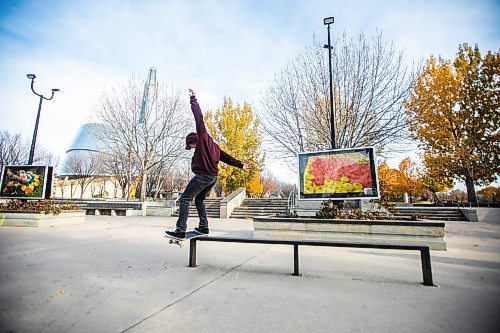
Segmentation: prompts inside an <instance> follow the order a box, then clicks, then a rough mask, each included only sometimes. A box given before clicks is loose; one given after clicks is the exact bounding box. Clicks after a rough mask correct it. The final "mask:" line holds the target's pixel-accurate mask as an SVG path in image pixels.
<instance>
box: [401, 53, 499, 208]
mask: <svg viewBox="0 0 500 333" xmlns="http://www.w3.org/2000/svg"><path fill="white" fill-rule="evenodd" d="M499 93H500V55H499V53H492V52H490V51H489V52H487V54H486V55H485V56H484V57H482V56H481V53H480V52H479V48H478V46H477V45H476V46H475V47H471V46H469V45H467V44H463V45H461V46H460V47H459V50H458V53H457V56H456V58H455V60H454V61H450V60H446V59H442V58H434V57H432V58H430V59H429V60H428V61H427V63H426V65H425V67H424V69H423V71H422V73H421V74H420V76H419V78H418V82H417V84H416V86H415V88H414V90H413V92H412V95H411V98H410V100H409V101H408V102H407V103H406V107H407V115H408V119H409V126H410V132H411V133H412V136H413V137H414V138H415V139H416V140H418V141H419V142H420V143H421V147H422V148H423V149H424V151H425V153H426V161H425V163H426V165H429V166H431V168H430V169H431V170H432V173H433V174H435V175H439V177H444V178H448V179H451V178H455V179H459V180H462V181H463V182H464V183H465V185H466V187H467V194H468V200H469V201H470V202H475V201H476V195H475V189H474V186H475V185H485V184H488V183H490V182H492V181H494V180H495V178H496V176H497V175H498V174H499V172H500V144H499V142H500V131H499V128H500V112H499V106H498V96H499ZM448 183H449V182H448Z"/></svg>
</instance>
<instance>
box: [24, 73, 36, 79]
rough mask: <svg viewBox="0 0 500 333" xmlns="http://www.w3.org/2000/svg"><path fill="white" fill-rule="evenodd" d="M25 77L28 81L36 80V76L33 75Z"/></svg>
mask: <svg viewBox="0 0 500 333" xmlns="http://www.w3.org/2000/svg"><path fill="white" fill-rule="evenodd" d="M26 76H27V77H28V79H30V80H34V79H35V78H36V75H35V74H26Z"/></svg>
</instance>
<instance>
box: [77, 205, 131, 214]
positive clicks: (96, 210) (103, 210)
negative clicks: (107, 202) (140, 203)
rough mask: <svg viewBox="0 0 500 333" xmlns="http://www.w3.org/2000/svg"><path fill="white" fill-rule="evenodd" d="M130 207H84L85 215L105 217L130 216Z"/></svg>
mask: <svg viewBox="0 0 500 333" xmlns="http://www.w3.org/2000/svg"><path fill="white" fill-rule="evenodd" d="M133 210H134V209H133V208H130V207H94V206H86V207H85V214H86V215H107V216H130V215H131V214H130V213H129V212H131V211H133Z"/></svg>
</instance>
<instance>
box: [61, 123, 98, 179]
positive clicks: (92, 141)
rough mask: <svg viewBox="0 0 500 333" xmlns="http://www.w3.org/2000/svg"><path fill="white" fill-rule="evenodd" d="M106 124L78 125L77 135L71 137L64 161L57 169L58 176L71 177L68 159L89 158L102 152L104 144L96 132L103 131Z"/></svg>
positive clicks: (71, 172)
mask: <svg viewBox="0 0 500 333" xmlns="http://www.w3.org/2000/svg"><path fill="white" fill-rule="evenodd" d="M105 130H106V126H105V125H103V124H98V123H88V124H85V125H83V126H82V127H80V130H79V131H78V133H77V135H76V136H75V138H74V139H73V141H72V143H71V145H70V146H69V148H68V150H66V156H65V158H64V162H63V163H62V165H61V168H60V170H59V174H58V176H59V177H65V176H68V177H71V176H73V173H74V172H73V171H72V170H71V166H70V161H71V160H73V159H75V158H78V159H82V160H90V159H92V157H93V155H96V154H98V153H101V152H104V151H105V150H106V147H107V146H106V144H105V143H104V142H103V141H102V140H101V139H100V138H99V135H98V133H99V132H101V131H105Z"/></svg>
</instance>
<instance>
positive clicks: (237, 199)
mask: <svg viewBox="0 0 500 333" xmlns="http://www.w3.org/2000/svg"><path fill="white" fill-rule="evenodd" d="M246 193H247V192H246V188H244V187H240V188H238V189H237V190H236V191H234V192H233V193H231V194H230V195H228V196H227V197H225V198H224V199H222V200H221V202H220V217H221V218H222V219H227V218H229V216H231V213H232V212H233V210H234V209H235V208H236V207H239V206H241V204H242V203H243V200H245V197H246Z"/></svg>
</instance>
